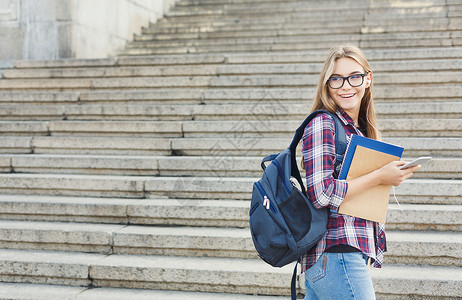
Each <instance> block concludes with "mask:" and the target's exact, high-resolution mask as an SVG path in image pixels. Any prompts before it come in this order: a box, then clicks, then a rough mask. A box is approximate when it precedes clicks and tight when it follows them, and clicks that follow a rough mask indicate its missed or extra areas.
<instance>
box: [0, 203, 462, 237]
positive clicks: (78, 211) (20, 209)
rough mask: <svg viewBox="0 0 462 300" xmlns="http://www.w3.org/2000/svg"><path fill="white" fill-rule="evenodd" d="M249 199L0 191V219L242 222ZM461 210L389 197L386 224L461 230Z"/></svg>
mask: <svg viewBox="0 0 462 300" xmlns="http://www.w3.org/2000/svg"><path fill="white" fill-rule="evenodd" d="M249 199H250V198H249ZM391 201H394V200H393V199H392V200H391ZM249 205H250V203H249V201H241V200H224V199H220V200H204V199H187V198H186V199H162V198H158V199H120V198H105V199H103V198H87V197H85V198H81V197H58V196H37V195H30V196H27V195H4V194H3V195H0V208H1V210H0V211H1V212H2V213H1V217H2V219H3V220H22V221H52V222H80V223H82V222H83V223H100V224H107V223H112V224H132V225H166V226H170V225H174V226H206V227H211V226H214V227H238V228H245V227H248V226H249V217H248V216H249ZM461 212H462V206H461V205H428V204H427V205H423V204H420V205H414V204H401V205H400V206H398V205H397V204H393V203H390V205H389V210H388V217H387V229H390V230H394V231H398V230H414V231H454V232H461V231H462V221H461V218H460V214H461Z"/></svg>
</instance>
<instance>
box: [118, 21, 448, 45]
mask: <svg viewBox="0 0 462 300" xmlns="http://www.w3.org/2000/svg"><path fill="white" fill-rule="evenodd" d="M318 26H319V25H318ZM446 27H447V25H446ZM387 28H388V27H387ZM359 32H361V33H362V34H361V35H359ZM327 33H328V34H329V35H328V36H326V35H325V34H327ZM323 34H324V35H323ZM453 37H455V36H453V35H452V32H451V31H449V30H447V28H443V30H439V31H436V30H435V29H434V28H433V30H431V31H424V30H423V29H422V27H420V28H419V30H418V31H411V30H409V29H408V30H407V31H405V32H383V29H382V32H381V31H380V27H349V28H336V29H334V28H324V27H321V29H319V30H318V29H317V28H311V27H310V28H305V29H303V28H298V29H285V30H281V29H273V30H271V29H268V28H267V30H266V31H265V30H264V29H262V30H260V31H258V30H254V31H251V30H248V31H245V33H241V32H240V31H228V32H216V33H215V32H197V33H183V34H178V33H175V34H167V35H152V34H144V35H140V36H136V37H135V39H134V40H133V42H130V43H128V44H127V48H139V47H147V48H162V47H174V46H181V47H192V46H198V47H199V46H211V45H223V44H227V45H238V44H260V43H266V44H275V43H288V44H299V43H304V42H306V43H310V42H313V41H316V40H317V41H319V42H320V43H324V42H328V41H332V40H336V39H339V40H346V39H348V40H350V41H358V40H360V41H361V42H366V41H376V42H377V41H386V42H387V43H389V42H390V41H401V42H402V44H401V47H404V46H405V45H406V42H405V40H407V41H409V40H419V39H426V40H435V41H440V42H441V41H442V40H444V39H446V40H451V39H452V38H453ZM414 43H415V42H414ZM448 46H452V44H449V45H448Z"/></svg>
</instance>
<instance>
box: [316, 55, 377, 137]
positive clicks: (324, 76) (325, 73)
mask: <svg viewBox="0 0 462 300" xmlns="http://www.w3.org/2000/svg"><path fill="white" fill-rule="evenodd" d="M344 57H346V58H352V59H354V60H355V61H356V62H357V63H358V64H360V65H361V67H362V68H363V69H364V71H365V72H371V67H370V66H369V63H368V61H367V59H366V56H365V55H364V53H363V52H362V51H361V50H360V49H359V48H358V47H355V46H338V47H334V48H332V49H331V50H330V52H329V56H328V57H327V59H326V61H325V63H324V67H323V68H322V71H321V76H320V77H319V82H318V87H317V91H316V96H315V98H314V102H313V106H312V108H311V112H313V111H315V110H319V109H324V110H328V111H330V112H331V113H335V112H336V111H337V104H336V103H335V101H334V100H333V99H332V98H331V96H330V94H329V88H328V86H327V81H328V80H329V78H330V76H331V75H332V74H333V73H334V69H335V62H336V61H337V60H338V59H339V58H344ZM359 120H363V121H364V123H365V125H366V128H365V129H366V131H367V137H369V138H371V139H374V140H378V139H380V132H379V131H378V129H377V121H376V115H375V109H374V101H373V98H372V82H371V85H370V86H369V87H368V88H366V91H365V93H364V97H363V99H362V100H361V107H360V110H359ZM357 125H358V126H359V125H360V124H357Z"/></svg>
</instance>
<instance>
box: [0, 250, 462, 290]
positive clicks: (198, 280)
mask: <svg viewBox="0 0 462 300" xmlns="http://www.w3.org/2000/svg"><path fill="white" fill-rule="evenodd" d="M0 259H1V260H2V265H1V267H0V268H1V271H2V272H1V274H2V275H1V279H2V281H4V282H5V281H10V282H11V281H14V282H21V283H53V284H68V285H74V286H78V285H83V286H88V285H89V284H90V282H91V284H92V286H94V287H118V288H119V287H122V288H124V287H130V288H144V289H166V288H168V289H169V290H181V291H191V290H194V291H201V292H219V293H223V292H225V293H252V294H254V293H256V294H264V295H288V294H289V293H290V289H289V285H290V284H289V283H290V277H291V273H292V265H288V266H286V267H283V268H280V269H278V268H272V267H270V266H269V265H267V264H265V263H264V262H263V261H261V260H255V259H236V258H207V257H200V258H195V257H168V256H135V255H109V256H106V257H103V255H100V254H81V253H58V252H49V251H40V252H36V251H24V250H21V251H18V250H1V251H0ZM26 274H27V275H28V276H24V275H26ZM63 277H64V278H63ZM372 277H373V282H374V285H375V290H376V293H377V294H379V295H387V294H388V295H395V296H397V295H398V296H399V295H408V294H410V293H412V294H417V295H421V296H426V295H428V296H430V295H431V296H433V297H439V298H440V299H444V298H445V297H446V298H450V297H457V296H458V295H460V292H461V287H460V284H459V282H460V281H461V280H462V272H461V270H460V268H449V267H432V266H425V267H421V266H399V265H396V266H387V267H386V268H384V269H383V270H373V272H372ZM178 278H181V279H180V280H179V279H178ZM249 283H251V285H249Z"/></svg>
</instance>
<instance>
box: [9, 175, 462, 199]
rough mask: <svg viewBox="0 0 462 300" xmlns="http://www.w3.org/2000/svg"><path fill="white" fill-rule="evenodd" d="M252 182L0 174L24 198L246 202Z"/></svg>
mask: <svg viewBox="0 0 462 300" xmlns="http://www.w3.org/2000/svg"><path fill="white" fill-rule="evenodd" d="M256 179H258V178H246V177H227V178H226V177H139V176H109V175H108V176H101V175H73V174H15V173H13V174H0V188H2V193H4V194H25V195H52V196H88V197H103V198H108V197H121V198H145V197H147V198H158V197H169V198H180V199H250V198H251V193H252V185H253V183H254V181H256ZM441 190H444V191H445V192H444V193H441ZM461 190H462V185H461V180H455V179H454V180H443V179H439V180H436V179H409V180H407V181H405V182H403V183H402V184H401V185H400V187H399V188H396V191H395V195H396V197H397V198H398V199H399V202H401V203H415V204H417V203H418V204H457V205H459V204H461V203H460V200H461V199H460V195H461V194H462V192H461Z"/></svg>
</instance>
